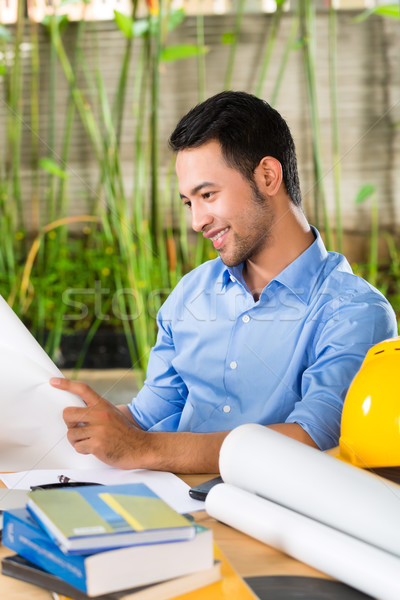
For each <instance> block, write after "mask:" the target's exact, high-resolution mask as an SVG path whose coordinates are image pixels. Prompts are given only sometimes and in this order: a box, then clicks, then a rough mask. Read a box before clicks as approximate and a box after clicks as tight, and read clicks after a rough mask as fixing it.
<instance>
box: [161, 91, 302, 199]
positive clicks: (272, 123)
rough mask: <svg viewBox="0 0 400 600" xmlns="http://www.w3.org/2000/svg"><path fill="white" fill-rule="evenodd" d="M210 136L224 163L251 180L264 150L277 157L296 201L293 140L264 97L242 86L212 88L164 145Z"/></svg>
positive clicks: (180, 145)
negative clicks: (211, 93) (222, 89)
mask: <svg viewBox="0 0 400 600" xmlns="http://www.w3.org/2000/svg"><path fill="white" fill-rule="evenodd" d="M212 139H215V140H217V141H218V142H219V143H220V144H221V149H222V155H223V157H224V159H225V161H226V163H227V164H228V165H229V166H231V167H234V168H236V169H237V170H238V171H240V172H241V173H242V175H244V177H246V179H249V180H250V181H254V170H255V169H256V167H257V166H258V164H259V163H260V160H261V159H262V158H263V157H264V156H272V157H273V158H276V159H277V160H279V162H280V163H281V165H282V171H283V182H284V184H285V186H286V190H287V193H288V195H289V197H290V198H291V200H292V202H293V203H294V204H296V205H297V206H298V205H300V204H301V192H300V183H299V175H298V172H297V159H296V150H295V146H294V141H293V138H292V135H291V133H290V130H289V127H288V125H287V123H286V121H285V120H284V119H283V117H281V115H280V114H279V113H278V111H276V110H275V109H274V108H272V106H270V105H269V104H268V103H267V102H265V101H264V100H261V99H260V98H257V97H256V96H253V95H251V94H247V93H246V92H232V91H225V92H221V93H219V94H216V95H215V96H212V97H211V98H208V100H205V102H202V103H201V104H198V105H197V106H195V107H194V108H192V109H191V110H190V111H189V112H188V113H187V114H186V115H185V116H184V117H182V119H181V120H180V121H179V123H178V125H177V126H176V128H175V130H174V131H173V133H172V135H171V137H170V140H169V145H170V147H171V148H172V150H174V151H175V152H179V151H181V150H185V149H187V148H197V147H199V146H202V145H203V144H205V143H206V142H208V141H209V140H212Z"/></svg>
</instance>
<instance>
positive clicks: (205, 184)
mask: <svg viewBox="0 0 400 600" xmlns="http://www.w3.org/2000/svg"><path fill="white" fill-rule="evenodd" d="M214 185H215V183H212V182H211V181H203V182H202V183H199V184H198V185H196V186H195V187H194V188H192V189H191V190H190V195H191V196H195V195H196V194H198V192H200V190H202V189H203V188H205V187H212V186H214ZM179 196H180V197H181V200H183V199H184V198H186V199H187V196H185V195H184V194H179Z"/></svg>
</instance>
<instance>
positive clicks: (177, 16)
mask: <svg viewBox="0 0 400 600" xmlns="http://www.w3.org/2000/svg"><path fill="white" fill-rule="evenodd" d="M184 19H185V10H184V9H183V8H179V9H178V10H173V11H171V12H170V14H169V15H168V31H172V30H173V29H175V27H178V25H180V24H181V23H182V22H183V21H184Z"/></svg>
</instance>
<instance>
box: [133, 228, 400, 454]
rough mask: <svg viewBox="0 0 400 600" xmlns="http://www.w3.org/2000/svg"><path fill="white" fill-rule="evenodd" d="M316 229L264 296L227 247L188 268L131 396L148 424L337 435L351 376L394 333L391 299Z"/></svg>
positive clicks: (323, 439) (323, 444)
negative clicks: (224, 257) (287, 426)
mask: <svg viewBox="0 0 400 600" xmlns="http://www.w3.org/2000/svg"><path fill="white" fill-rule="evenodd" d="M314 233H315V235H316V239H315V241H314V243H313V244H312V245H311V246H310V247H309V248H307V250H305V252H303V253H302V254H301V255H300V256H299V257H298V258H297V259H296V260H295V261H294V262H292V263H291V264H290V265H289V266H288V267H286V268H285V269H284V270H283V271H282V272H281V273H280V274H279V275H277V276H276V277H274V279H272V280H271V281H270V283H269V284H268V285H267V286H266V287H265V288H264V290H263V291H262V293H261V295H260V299H259V300H258V301H257V302H255V301H254V298H253V296H252V294H251V293H250V291H249V290H248V288H247V286H246V283H245V282H244V280H243V277H242V268H243V265H240V266H238V267H233V268H227V267H226V266H225V265H224V264H223V262H222V261H221V259H220V258H217V259H215V260H213V261H209V262H206V263H204V264H203V265H201V266H200V267H198V268H196V269H194V270H193V271H191V272H190V273H188V274H187V275H185V277H183V278H182V279H181V281H180V282H179V283H178V285H177V286H176V288H175V289H174V290H173V292H172V293H171V294H170V296H169V297H168V298H167V300H166V302H165V303H164V305H163V306H162V308H161V310H160V311H159V314H158V318H157V320H158V327H159V331H158V338H157V343H156V345H155V347H154V348H153V349H152V351H151V354H150V359H149V364H148V371H147V378H146V381H145V384H144V387H143V388H142V389H141V390H140V392H139V394H138V396H137V397H136V398H135V399H134V400H133V401H132V403H131V404H130V405H129V407H130V410H131V412H132V415H133V417H134V419H135V420H136V421H137V422H138V423H139V424H140V425H141V426H142V427H143V429H146V430H149V431H193V432H211V431H226V430H231V429H233V428H234V427H236V426H238V425H240V424H243V423H260V424H264V425H268V424H272V423H284V422H287V423H298V424H300V425H301V426H302V427H303V428H304V429H305V431H306V432H307V433H308V434H309V435H310V436H311V437H312V439H313V440H314V441H315V442H316V444H317V445H318V446H319V447H320V448H321V449H327V448H330V447H332V446H335V445H336V444H337V443H338V437H339V433H340V419H341V411H342V405H343V401H344V398H345V395H346V391H347V388H348V386H349V384H350V383H351V380H352V379H353V377H354V375H355V373H356V372H357V371H358V369H359V368H360V366H361V363H362V361H363V359H364V357H365V354H366V353H367V351H368V350H369V348H370V347H371V346H373V345H374V344H376V343H378V342H379V341H381V340H383V339H387V338H390V337H393V336H395V335H397V325H396V319H395V315H394V312H393V309H392V308H391V306H390V305H389V303H388V302H387V300H386V299H385V298H384V297H383V296H382V294H381V293H380V292H378V291H377V290H376V289H374V288H373V287H372V286H371V285H369V284H368V283H367V282H366V281H364V280H363V279H361V278H360V277H358V276H356V275H354V274H353V273H352V270H351V268H350V265H349V264H348V262H347V260H346V259H345V258H344V257H343V256H342V255H340V254H337V253H334V252H327V251H326V249H325V246H324V244H323V242H322V239H321V237H320V235H319V234H318V232H317V231H316V230H314Z"/></svg>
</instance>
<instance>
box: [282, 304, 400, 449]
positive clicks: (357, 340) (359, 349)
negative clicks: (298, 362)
mask: <svg viewBox="0 0 400 600" xmlns="http://www.w3.org/2000/svg"><path fill="white" fill-rule="evenodd" d="M324 312H325V315H324V317H323V318H322V319H321V323H320V325H319V330H318V332H317V335H316V338H317V339H316V343H315V345H314V359H313V361H311V364H310V366H309V367H308V368H307V369H306V370H305V371H304V372H303V374H302V381H301V397H300V398H299V401H298V402H296V404H295V406H294V409H293V411H292V412H291V413H290V415H289V416H288V417H287V419H286V422H287V423H298V424H299V425H301V426H302V427H303V429H304V430H305V431H306V432H307V433H308V434H309V435H310V436H311V438H312V439H313V440H314V442H315V443H316V444H317V445H318V446H319V448H321V450H325V449H328V448H331V447H333V446H335V445H337V444H338V439H339V436H340V421H341V414H342V408H343V402H344V400H345V397H346V393H347V390H348V388H349V386H350V383H351V381H352V380H353V378H354V376H355V374H356V373H357V371H358V370H359V369H360V367H361V364H362V362H363V360H364V358H365V355H366V353H367V352H368V350H369V349H370V348H371V347H372V346H373V345H375V344H377V343H379V342H380V341H382V340H384V339H388V338H391V337H393V336H396V335H397V325H396V320H395V316H394V313H393V310H392V309H391V307H390V306H389V304H388V303H387V302H386V301H384V299H383V297H382V300H380V299H379V297H378V296H377V295H375V296H374V297H373V298H371V295H370V294H365V295H358V296H355V297H353V298H350V299H348V300H347V301H345V302H342V303H341V304H340V306H339V307H337V306H336V308H335V310H333V308H332V306H326V307H325V311H324Z"/></svg>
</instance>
